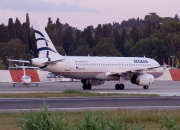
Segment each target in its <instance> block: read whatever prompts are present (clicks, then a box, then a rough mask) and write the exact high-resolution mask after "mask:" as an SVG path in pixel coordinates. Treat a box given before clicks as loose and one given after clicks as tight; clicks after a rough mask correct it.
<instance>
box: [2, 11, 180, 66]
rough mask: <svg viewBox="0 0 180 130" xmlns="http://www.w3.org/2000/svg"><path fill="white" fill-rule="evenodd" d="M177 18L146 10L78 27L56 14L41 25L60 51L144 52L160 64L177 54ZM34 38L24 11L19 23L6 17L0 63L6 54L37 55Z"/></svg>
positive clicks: (92, 53) (18, 56) (179, 42)
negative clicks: (141, 15) (140, 14)
mask: <svg viewBox="0 0 180 130" xmlns="http://www.w3.org/2000/svg"><path fill="white" fill-rule="evenodd" d="M179 21H180V20H179V17H178V15H175V17H174V18H170V17H165V18H162V17H160V16H158V15H157V14H156V13H150V14H149V15H146V16H145V18H144V19H139V18H137V19H135V18H132V19H129V20H127V21H125V20H124V21H122V22H121V23H117V22H114V23H113V24H99V25H98V26H97V27H93V26H88V27H86V28H85V29H84V30H79V29H77V28H74V27H71V26H69V25H68V24H67V23H66V24H62V23H61V22H60V20H59V18H57V20H56V21H55V22H53V21H52V20H51V18H48V22H47V26H46V27H45V29H46V31H47V33H48V35H49V36H50V39H51V40H52V42H53V43H54V45H55V46H56V49H57V51H58V52H59V53H60V54H62V55H78V56H87V55H90V56H135V57H138V56H141V57H142V56H146V57H150V58H155V59H156V60H157V61H158V62H159V63H160V64H162V63H163V62H166V63H168V61H170V60H171V62H172V59H170V56H176V58H177V59H179V58H180V55H179V54H180V22H179ZM35 42H36V41H35V36H34V32H33V28H32V27H30V20H29V15H28V14H26V22H24V23H22V24H21V22H20V21H19V20H18V18H16V20H15V22H13V19H12V18H9V22H8V25H7V26H5V25H4V24H1V25H0V59H2V60H3V61H4V63H5V58H6V56H8V57H12V58H15V59H30V58H32V57H37V55H38V53H37V50H36V44H35ZM169 59H170V60H169ZM174 64H175V62H174Z"/></svg>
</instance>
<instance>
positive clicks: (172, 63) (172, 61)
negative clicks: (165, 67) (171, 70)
mask: <svg viewBox="0 0 180 130" xmlns="http://www.w3.org/2000/svg"><path fill="white" fill-rule="evenodd" d="M170 57H171V58H172V67H173V65H174V58H175V57H176V56H170Z"/></svg>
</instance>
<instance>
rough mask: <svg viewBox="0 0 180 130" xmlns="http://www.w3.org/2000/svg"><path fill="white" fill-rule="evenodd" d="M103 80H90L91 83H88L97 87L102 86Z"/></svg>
mask: <svg viewBox="0 0 180 130" xmlns="http://www.w3.org/2000/svg"><path fill="white" fill-rule="evenodd" d="M104 82H105V81H104V80H91V82H90V84H91V85H92V86H97V85H102V84H104Z"/></svg>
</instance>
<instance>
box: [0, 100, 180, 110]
mask: <svg viewBox="0 0 180 130" xmlns="http://www.w3.org/2000/svg"><path fill="white" fill-rule="evenodd" d="M179 100H180V97H100V98H97V97H94V98H92V97H90V98H89V97H88V98H34V99H33V98H31V99H0V104H1V105H0V111H1V112H2V111H3V112H4V111H6V112H7V111H11V112H19V111H20V110H21V111H26V110H28V111H29V109H30V108H32V109H33V110H40V108H43V101H45V102H46V103H47V105H48V108H49V110H50V111H52V110H62V111H77V110H78V111H80V110H100V109H101V110H102V109H120V108H122V109H125V108H126V109H145V110H162V109H179V108H180V102H179Z"/></svg>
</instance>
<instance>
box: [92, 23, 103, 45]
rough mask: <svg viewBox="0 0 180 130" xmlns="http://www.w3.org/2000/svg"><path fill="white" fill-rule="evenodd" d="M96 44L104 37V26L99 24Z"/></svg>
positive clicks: (96, 32) (96, 30)
mask: <svg viewBox="0 0 180 130" xmlns="http://www.w3.org/2000/svg"><path fill="white" fill-rule="evenodd" d="M94 33H95V38H94V39H95V44H97V43H98V42H99V41H100V39H101V37H102V36H103V30H102V26H101V24H98V27H97V28H96V29H95V32H94Z"/></svg>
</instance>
